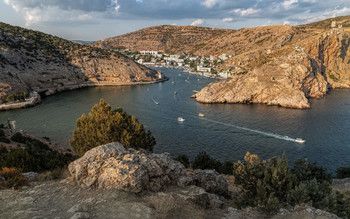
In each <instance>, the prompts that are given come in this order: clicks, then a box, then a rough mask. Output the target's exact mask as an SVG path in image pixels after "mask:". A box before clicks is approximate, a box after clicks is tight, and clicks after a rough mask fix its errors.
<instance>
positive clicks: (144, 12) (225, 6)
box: [4, 0, 350, 22]
mask: <svg viewBox="0 0 350 219" xmlns="http://www.w3.org/2000/svg"><path fill="white" fill-rule="evenodd" d="M4 1H5V2H6V3H7V4H9V5H11V6H12V7H13V8H15V9H16V10H17V11H24V12H25V16H26V17H28V18H31V19H32V22H40V10H41V11H43V12H44V14H45V19H43V21H50V20H53V21H56V20H55V19H50V18H49V16H52V17H55V16H57V13H61V14H64V16H67V17H69V19H66V20H68V21H72V20H78V21H79V20H80V21H81V22H83V21H84V16H86V14H89V16H86V17H88V18H89V19H90V20H93V17H94V16H98V17H99V18H104V19H123V20H152V19H153V20H180V19H194V20H195V19H205V20H210V19H213V20H215V19H216V20H221V21H222V22H224V21H225V22H237V21H240V20H249V19H271V20H278V19H279V20H287V19H288V20H300V19H303V17H307V16H314V15H315V14H317V15H318V16H319V15H320V14H323V13H325V12H327V11H330V12H327V13H328V14H331V15H333V14H334V13H338V14H339V13H340V12H342V11H346V10H341V9H342V8H350V2H349V0H332V1H325V0H190V1H189V0H4ZM52 8H54V9H55V10H54V9H52ZM56 9H58V10H56ZM45 10H46V11H52V13H45ZM73 10H74V12H72V11H73ZM332 10H333V11H335V12H334V13H333V14H332V13H331V11H332ZM76 11H79V13H81V14H80V15H79V13H76ZM116 11H118V14H116V13H115V12H116ZM55 12H56V13H55ZM62 12H63V13H62ZM69 13H71V15H69ZM82 14H84V16H82ZM338 14H336V15H338ZM74 16H75V17H74ZM78 16H80V18H81V19H80V18H79V17H78ZM58 17H59V16H58ZM33 18H35V19H33ZM26 20H27V18H26Z"/></svg>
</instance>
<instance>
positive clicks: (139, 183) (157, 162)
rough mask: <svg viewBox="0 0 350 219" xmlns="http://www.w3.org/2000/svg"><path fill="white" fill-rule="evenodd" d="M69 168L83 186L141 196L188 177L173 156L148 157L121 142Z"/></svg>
mask: <svg viewBox="0 0 350 219" xmlns="http://www.w3.org/2000/svg"><path fill="white" fill-rule="evenodd" d="M68 169H69V171H70V173H71V175H72V176H73V178H74V180H75V181H76V182H77V183H78V184H79V185H80V186H82V187H98V188H104V189H121V190H124V191H128V192H134V193H139V192H141V191H143V190H150V191H159V190H161V189H162V188H163V187H164V186H166V185H168V184H176V182H177V180H178V178H180V177H181V176H183V175H184V174H185V169H184V166H183V165H182V164H181V163H180V162H177V161H174V160H172V159H170V155H169V154H167V153H163V154H148V153H147V152H145V151H137V150H133V149H128V150H126V149H125V148H124V147H123V145H122V144H120V143H117V142H116V143H110V144H106V145H102V146H99V147H96V148H93V149H91V150H89V151H88V152H86V153H85V155H84V156H83V157H81V158H80V159H78V160H76V161H74V162H72V163H71V164H70V165H69V166H68Z"/></svg>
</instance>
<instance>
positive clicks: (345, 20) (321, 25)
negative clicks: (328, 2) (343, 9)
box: [301, 15, 350, 29]
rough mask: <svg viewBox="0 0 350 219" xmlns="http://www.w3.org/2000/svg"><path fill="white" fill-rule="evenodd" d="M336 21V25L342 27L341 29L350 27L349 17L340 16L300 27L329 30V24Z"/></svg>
mask: <svg viewBox="0 0 350 219" xmlns="http://www.w3.org/2000/svg"><path fill="white" fill-rule="evenodd" d="M332 21H336V24H337V25H342V26H343V27H350V15H347V16H340V17H335V18H328V19H326V20H322V21H317V22H314V23H310V24H305V25H301V26H302V27H306V28H315V29H329V28H330V26H331V22H332Z"/></svg>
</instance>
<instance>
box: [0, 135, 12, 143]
mask: <svg viewBox="0 0 350 219" xmlns="http://www.w3.org/2000/svg"><path fill="white" fill-rule="evenodd" d="M0 142H4V143H7V144H8V143H11V141H10V140H9V139H8V138H6V137H5V136H1V137H0Z"/></svg>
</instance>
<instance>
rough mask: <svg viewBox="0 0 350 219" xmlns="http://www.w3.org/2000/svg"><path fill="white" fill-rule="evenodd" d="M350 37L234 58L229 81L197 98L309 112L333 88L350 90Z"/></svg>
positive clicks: (331, 34)
mask: <svg viewBox="0 0 350 219" xmlns="http://www.w3.org/2000/svg"><path fill="white" fill-rule="evenodd" d="M349 44H350V35H349V33H348V32H346V31H344V30H332V31H328V32H324V33H322V34H319V35H318V36H316V37H309V38H307V39H305V40H303V41H299V42H296V43H295V44H294V45H289V46H285V47H282V48H278V49H276V48H275V49H274V50H273V48H271V49H268V50H266V49H265V50H264V49H258V50H255V51H252V52H251V53H245V54H243V55H240V56H237V57H234V58H233V59H234V60H235V61H234V62H232V63H231V64H234V66H236V67H235V68H234V70H233V71H232V72H233V76H232V79H231V80H230V81H222V82H218V83H213V84H210V85H208V86H207V87H205V88H203V89H202V90H201V91H200V92H198V93H197V94H196V95H195V98H196V100H197V101H198V102H201V103H263V104H267V105H277V106H282V107H290V108H297V109H304V108H310V103H309V101H308V98H321V97H323V96H324V95H325V94H326V93H327V91H328V88H329V87H332V88H349V87H350V65H349V63H350V56H349V55H348V54H350V47H349Z"/></svg>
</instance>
